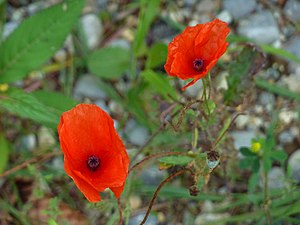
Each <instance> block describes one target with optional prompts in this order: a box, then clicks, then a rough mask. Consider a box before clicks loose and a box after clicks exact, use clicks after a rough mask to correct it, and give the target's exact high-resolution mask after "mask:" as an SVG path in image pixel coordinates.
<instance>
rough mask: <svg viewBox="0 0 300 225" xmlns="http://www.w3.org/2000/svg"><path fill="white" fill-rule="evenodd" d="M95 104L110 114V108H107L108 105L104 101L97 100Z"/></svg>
mask: <svg viewBox="0 0 300 225" xmlns="http://www.w3.org/2000/svg"><path fill="white" fill-rule="evenodd" d="M95 104H96V105H97V106H99V107H100V108H101V109H102V110H104V111H105V112H107V113H109V108H108V107H107V105H106V104H105V102H104V101H102V100H97V101H95Z"/></svg>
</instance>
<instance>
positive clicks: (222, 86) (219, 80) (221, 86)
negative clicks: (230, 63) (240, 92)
mask: <svg viewBox="0 0 300 225" xmlns="http://www.w3.org/2000/svg"><path fill="white" fill-rule="evenodd" d="M228 76H229V73H228V72H223V73H221V74H220V75H219V76H217V77H216V88H217V90H218V91H220V90H224V91H226V90H227V89H228V82H227V77H228Z"/></svg>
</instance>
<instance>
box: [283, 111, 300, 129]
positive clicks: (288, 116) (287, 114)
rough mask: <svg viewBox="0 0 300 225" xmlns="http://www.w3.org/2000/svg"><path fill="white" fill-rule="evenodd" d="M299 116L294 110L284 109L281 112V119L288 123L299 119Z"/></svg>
mask: <svg viewBox="0 0 300 225" xmlns="http://www.w3.org/2000/svg"><path fill="white" fill-rule="evenodd" d="M297 118H298V114H297V112H294V111H291V110H288V109H283V110H282V111H281V112H280V113H279V120H280V121H281V122H282V123H284V124H286V125H287V124H289V123H291V122H292V121H293V120H294V119H297Z"/></svg>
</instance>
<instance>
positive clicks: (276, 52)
mask: <svg viewBox="0 0 300 225" xmlns="http://www.w3.org/2000/svg"><path fill="white" fill-rule="evenodd" d="M260 47H261V48H262V50H263V51H264V52H266V53H269V54H272V55H277V56H280V57H282V58H285V59H288V60H291V61H294V62H296V63H300V59H299V57H297V56H296V55H294V54H292V53H290V52H289V51H287V50H285V49H282V48H275V47H273V46H271V45H261V46H260Z"/></svg>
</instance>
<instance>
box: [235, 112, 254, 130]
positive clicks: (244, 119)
mask: <svg viewBox="0 0 300 225" xmlns="http://www.w3.org/2000/svg"><path fill="white" fill-rule="evenodd" d="M250 119H251V118H250V116H249V115H240V116H238V118H237V119H236V120H235V125H236V127H237V128H239V129H243V128H245V127H246V126H247V124H249V121H250Z"/></svg>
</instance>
